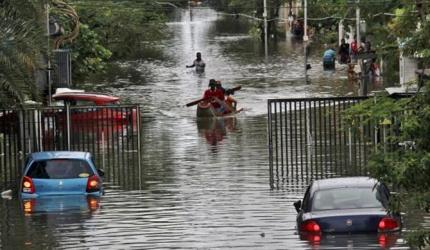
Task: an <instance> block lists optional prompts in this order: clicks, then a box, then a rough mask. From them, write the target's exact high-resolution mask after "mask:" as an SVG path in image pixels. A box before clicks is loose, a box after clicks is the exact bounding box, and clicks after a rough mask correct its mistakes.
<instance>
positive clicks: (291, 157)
mask: <svg viewBox="0 0 430 250" xmlns="http://www.w3.org/2000/svg"><path fill="white" fill-rule="evenodd" d="M365 99H367V97H334V98H305V99H271V100H268V138H269V160H270V172H271V178H272V180H273V178H276V179H285V178H287V179H288V178H291V177H296V178H307V179H312V178H325V177H332V176H339V175H357V174H363V167H364V165H365V164H366V162H367V161H368V158H369V155H370V153H371V151H372V150H375V148H376V147H375V145H376V142H377V141H378V140H380V137H381V132H380V128H378V127H375V126H374V125H372V124H368V125H366V126H361V127H360V128H359V129H351V128H349V127H347V126H345V125H344V123H343V117H344V113H343V111H344V110H345V109H347V108H348V107H351V106H352V105H354V104H356V103H358V102H360V101H362V100H365Z"/></svg>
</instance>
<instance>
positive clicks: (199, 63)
mask: <svg viewBox="0 0 430 250" xmlns="http://www.w3.org/2000/svg"><path fill="white" fill-rule="evenodd" d="M196 57H197V58H196V59H195V60H194V61H193V64H192V65H186V67H187V68H193V67H196V73H199V74H201V73H204V72H205V67H206V64H205V62H204V61H203V60H202V53H200V52H197V54H196Z"/></svg>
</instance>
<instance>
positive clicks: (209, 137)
mask: <svg viewBox="0 0 430 250" xmlns="http://www.w3.org/2000/svg"><path fill="white" fill-rule="evenodd" d="M236 123H237V120H236V117H234V116H230V117H228V116H227V117H222V118H216V119H211V118H208V119H197V128H198V130H199V134H200V135H201V136H203V137H204V138H205V139H206V141H207V142H208V143H209V144H210V145H212V146H216V145H218V144H219V143H221V142H222V141H223V140H224V138H225V137H226V136H227V133H230V132H234V131H235V130H236Z"/></svg>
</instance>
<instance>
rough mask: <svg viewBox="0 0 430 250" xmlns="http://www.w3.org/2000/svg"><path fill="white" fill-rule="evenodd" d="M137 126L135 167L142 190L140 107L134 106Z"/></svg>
mask: <svg viewBox="0 0 430 250" xmlns="http://www.w3.org/2000/svg"><path fill="white" fill-rule="evenodd" d="M135 122H136V123H137V124H136V125H137V126H136V128H137V166H138V169H139V190H141V189H142V159H141V153H142V151H141V150H142V145H141V143H142V140H141V136H142V135H141V132H140V131H141V126H142V122H141V120H140V106H139V105H137V106H136V121H135Z"/></svg>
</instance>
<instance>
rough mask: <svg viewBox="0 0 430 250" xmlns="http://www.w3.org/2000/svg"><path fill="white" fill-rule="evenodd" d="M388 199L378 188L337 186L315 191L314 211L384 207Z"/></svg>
mask: <svg viewBox="0 0 430 250" xmlns="http://www.w3.org/2000/svg"><path fill="white" fill-rule="evenodd" d="M385 201H386V199H384V198H383V197H382V195H381V194H380V192H378V189H377V188H335V189H326V190H320V191H317V192H315V194H314V198H313V202H312V211H320V210H332V209H351V208H382V207H383V203H385Z"/></svg>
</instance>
